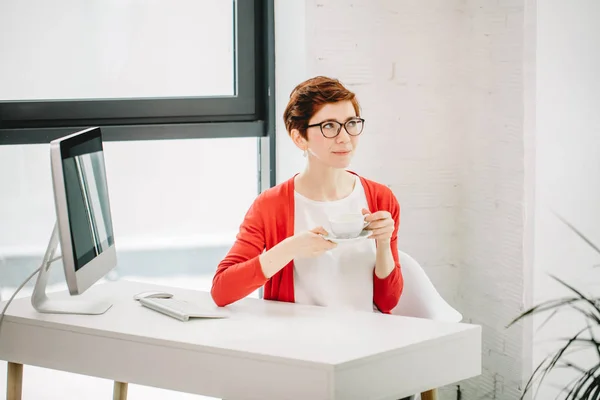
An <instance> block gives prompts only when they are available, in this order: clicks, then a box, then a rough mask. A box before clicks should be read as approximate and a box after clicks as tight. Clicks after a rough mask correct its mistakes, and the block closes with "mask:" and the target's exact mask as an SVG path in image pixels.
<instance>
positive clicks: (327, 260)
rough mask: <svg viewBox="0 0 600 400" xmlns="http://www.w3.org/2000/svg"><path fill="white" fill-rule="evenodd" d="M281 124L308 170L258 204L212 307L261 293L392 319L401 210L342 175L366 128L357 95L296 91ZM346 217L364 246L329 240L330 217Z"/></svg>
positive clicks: (386, 196)
mask: <svg viewBox="0 0 600 400" xmlns="http://www.w3.org/2000/svg"><path fill="white" fill-rule="evenodd" d="M283 118H284V121H285V126H286V129H287V131H288V134H289V135H290V137H291V139H292V140H293V142H294V144H295V145H296V146H297V147H298V148H299V149H300V150H302V151H303V152H304V156H305V157H306V158H307V164H306V169H305V170H304V172H302V173H300V174H297V175H295V176H294V177H293V178H291V179H289V180H287V181H286V182H283V183H281V184H279V185H277V186H275V187H273V188H271V189H269V190H267V191H265V192H263V193H261V194H260V195H259V196H258V197H257V198H256V200H255V201H254V203H253V204H252V206H251V207H250V209H249V210H248V212H247V214H246V216H245V218H244V221H243V223H242V224H241V226H240V230H239V233H238V235H237V240H236V242H235V243H234V245H233V247H232V248H231V249H230V251H229V253H228V254H227V255H226V257H225V258H224V259H223V260H222V261H221V263H220V264H219V266H218V267H217V272H216V274H215V276H214V278H213V284H212V289H211V294H212V297H213V299H214V301H215V303H216V304H217V305H219V306H225V305H228V304H230V303H233V302H235V301H237V300H239V299H241V298H243V297H245V296H247V295H249V294H250V293H252V292H253V291H254V290H256V289H258V288H259V287H261V286H263V285H264V298H265V299H267V300H279V301H286V302H296V303H302V304H313V305H320V306H329V307H342V308H351V309H354V310H363V311H364V310H368V311H373V309H374V308H373V307H374V306H375V307H376V308H377V309H378V310H379V311H380V312H382V313H390V311H391V310H392V309H393V308H394V307H395V306H396V304H397V303H398V300H399V298H400V294H401V292H402V288H403V280H402V274H401V271H400V264H399V262H398V250H397V233H398V224H399V217H400V206H399V204H398V201H397V200H396V198H395V197H394V194H393V193H392V191H391V190H390V189H389V188H388V187H387V186H385V185H382V184H379V183H376V182H373V181H370V180H368V179H365V178H363V177H359V176H358V175H357V174H355V173H353V172H351V171H347V170H346V168H347V167H348V165H349V164H350V160H351V159H352V156H353V155H354V152H355V151H356V148H357V145H358V139H359V135H360V134H361V133H362V131H363V126H364V120H363V119H362V118H360V107H359V104H358V100H357V99H356V96H355V94H354V93H352V92H351V91H349V90H348V89H346V88H345V87H344V86H343V85H342V84H341V83H340V82H339V81H338V80H335V79H330V78H327V77H321V76H319V77H315V78H312V79H309V80H307V81H305V82H303V83H301V84H299V85H298V86H297V87H296V88H295V89H294V90H293V91H292V93H291V95H290V100H289V103H288V105H287V107H286V109H285V112H284V115H283ZM349 212H362V214H364V215H365V217H364V218H365V221H367V222H368V226H367V228H365V229H368V230H369V231H370V235H369V236H368V238H366V239H362V240H361V238H358V239H355V240H353V241H352V242H351V243H340V244H336V243H334V242H332V241H330V240H327V239H326V238H325V237H324V236H325V235H327V234H328V230H329V229H330V228H329V218H330V217H332V216H333V215H337V214H340V213H349ZM265 250H266V251H265Z"/></svg>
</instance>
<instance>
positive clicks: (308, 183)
mask: <svg viewBox="0 0 600 400" xmlns="http://www.w3.org/2000/svg"><path fill="white" fill-rule="evenodd" d="M355 182H356V177H355V176H354V175H352V174H351V173H349V172H347V171H346V170H344V169H341V168H331V167H322V166H316V165H311V163H310V162H309V163H307V165H306V169H305V170H304V172H301V173H300V174H298V175H297V176H296V179H295V181H294V186H295V190H296V192H298V193H300V194H301V195H303V196H304V197H307V198H309V199H311V200H315V201H334V200H340V199H343V198H345V197H348V196H349V195H350V193H352V191H353V190H354V184H355Z"/></svg>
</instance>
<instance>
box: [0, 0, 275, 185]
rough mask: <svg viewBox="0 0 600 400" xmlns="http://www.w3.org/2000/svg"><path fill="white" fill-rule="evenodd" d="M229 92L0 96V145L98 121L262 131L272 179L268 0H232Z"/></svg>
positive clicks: (154, 128)
mask: <svg viewBox="0 0 600 400" xmlns="http://www.w3.org/2000/svg"><path fill="white" fill-rule="evenodd" d="M234 10H235V11H234V15H235V23H234V29H235V32H234V38H235V56H234V60H235V66H236V68H235V70H236V72H237V75H236V79H235V85H236V87H237V90H236V95H235V96H216V97H193V98H192V97H182V98H158V99H152V98H148V99H117V100H112V99H111V100H104V99H98V100H87V99H82V100H65V101H62V100H54V101H52V100H51V101H4V102H2V101H0V145H7V144H10V145H14V144H36V143H49V142H50V141H51V140H53V139H55V138H58V137H61V136H64V135H66V134H70V133H72V132H74V131H76V130H79V129H83V128H87V127H91V126H99V127H101V128H102V133H103V140H105V141H126V140H160V139H188V138H223V137H268V138H269V146H268V147H269V165H270V170H271V171H270V174H269V175H270V179H269V180H270V182H271V183H273V182H274V181H275V175H274V174H275V171H274V165H275V118H274V111H275V55H274V52H275V41H274V0H235V8H234Z"/></svg>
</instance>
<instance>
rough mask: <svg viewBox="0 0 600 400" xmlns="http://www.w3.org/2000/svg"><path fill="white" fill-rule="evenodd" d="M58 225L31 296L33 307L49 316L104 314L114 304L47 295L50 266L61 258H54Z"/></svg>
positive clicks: (53, 232)
mask: <svg viewBox="0 0 600 400" xmlns="http://www.w3.org/2000/svg"><path fill="white" fill-rule="evenodd" d="M58 244H59V240H58V225H57V224H56V223H55V224H54V229H53V230H52V235H51V236H50V241H49V243H48V248H47V249H46V253H45V254H44V259H43V260H42V266H41V267H40V272H39V274H38V277H37V281H36V283H35V288H34V289H33V294H32V296H31V305H33V308H35V309H36V310H37V311H38V312H41V313H48V314H85V315H98V314H104V313H105V312H106V311H107V310H108V309H109V308H110V307H111V306H112V304H110V303H106V302H92V301H82V300H78V299H77V300H76V299H68V300H54V299H49V298H48V296H47V295H46V286H47V284H48V270H49V269H50V265H51V264H52V263H53V262H54V261H56V260H58V259H59V258H61V257H57V258H54V254H55V253H56V249H57V248H58Z"/></svg>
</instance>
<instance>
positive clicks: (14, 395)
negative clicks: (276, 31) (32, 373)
mask: <svg viewBox="0 0 600 400" xmlns="http://www.w3.org/2000/svg"><path fill="white" fill-rule="evenodd" d="M22 393H23V364H15V363H11V362H9V363H8V370H7V374H6V400H21V396H22Z"/></svg>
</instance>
